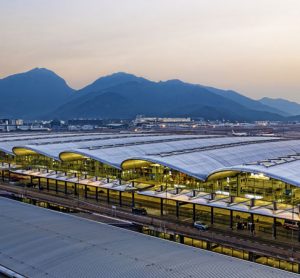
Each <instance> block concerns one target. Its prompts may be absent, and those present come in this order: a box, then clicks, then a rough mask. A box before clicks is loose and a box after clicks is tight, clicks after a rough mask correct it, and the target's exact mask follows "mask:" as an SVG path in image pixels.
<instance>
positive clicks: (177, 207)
mask: <svg viewBox="0 0 300 278" xmlns="http://www.w3.org/2000/svg"><path fill="white" fill-rule="evenodd" d="M176 218H179V202H178V201H176Z"/></svg>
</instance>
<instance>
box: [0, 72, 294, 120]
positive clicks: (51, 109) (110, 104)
mask: <svg viewBox="0 0 300 278" xmlns="http://www.w3.org/2000/svg"><path fill="white" fill-rule="evenodd" d="M0 97H1V100H2V103H3V105H2V107H3V109H1V111H0V116H1V117H7V118H24V119H53V118H61V119H71V118H79V117H80V118H91V117H93V118H123V119H130V118H134V117H135V116H136V115H138V114H143V115H146V116H166V117H185V116H189V117H203V118H205V119H210V120H217V119H219V120H222V119H225V120H232V121H235V120H236V121H253V120H284V119H285V117H286V116H288V115H290V113H288V112H287V111H286V110H285V109H278V107H276V106H274V105H273V106H270V105H267V104H266V103H264V102H263V101H257V100H253V99H251V98H248V97H245V96H243V95H241V94H239V93H237V92H235V91H231V90H221V89H217V88H213V87H207V86H203V85H195V84H189V83H185V82H182V81H180V80H168V81H160V82H154V81H150V80H147V79H145V78H142V77H136V76H135V75H132V74H128V73H123V72H119V73H114V74H112V75H108V76H105V77H101V78H99V79H97V80H96V81H95V82H93V83H91V84H90V85H88V86H86V87H84V88H82V89H80V90H77V91H75V90H74V89H72V88H70V87H69V86H68V85H67V83H66V82H65V81H64V80H63V79H62V78H61V77H59V76H58V75H56V74H55V73H54V72H52V71H50V70H47V69H44V68H42V69H41V68H36V69H33V70H31V71H28V72H25V73H21V74H16V75H12V76H9V77H6V78H3V79H0ZM299 114H300V113H299Z"/></svg>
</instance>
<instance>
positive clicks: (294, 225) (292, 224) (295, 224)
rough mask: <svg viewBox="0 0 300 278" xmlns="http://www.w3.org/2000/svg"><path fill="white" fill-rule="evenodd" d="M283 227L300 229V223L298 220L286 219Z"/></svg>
mask: <svg viewBox="0 0 300 278" xmlns="http://www.w3.org/2000/svg"><path fill="white" fill-rule="evenodd" d="M283 227H284V228H286V229H289V230H299V224H298V222H297V221H292V220H285V221H284V224H283Z"/></svg>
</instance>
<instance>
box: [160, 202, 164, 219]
mask: <svg viewBox="0 0 300 278" xmlns="http://www.w3.org/2000/svg"><path fill="white" fill-rule="evenodd" d="M160 215H164V199H163V198H160Z"/></svg>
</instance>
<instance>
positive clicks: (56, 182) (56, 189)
mask: <svg viewBox="0 0 300 278" xmlns="http://www.w3.org/2000/svg"><path fill="white" fill-rule="evenodd" d="M55 192H56V193H57V192H58V181H57V180H55Z"/></svg>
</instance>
